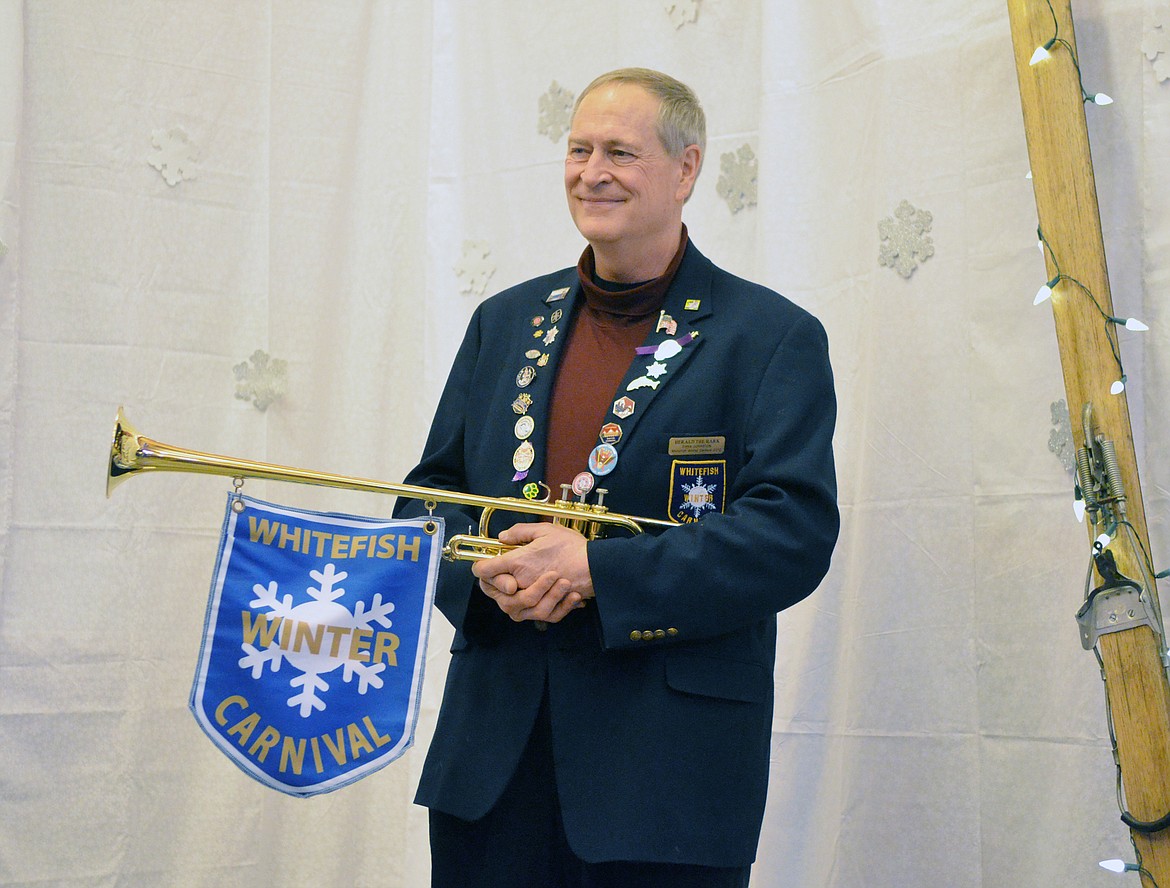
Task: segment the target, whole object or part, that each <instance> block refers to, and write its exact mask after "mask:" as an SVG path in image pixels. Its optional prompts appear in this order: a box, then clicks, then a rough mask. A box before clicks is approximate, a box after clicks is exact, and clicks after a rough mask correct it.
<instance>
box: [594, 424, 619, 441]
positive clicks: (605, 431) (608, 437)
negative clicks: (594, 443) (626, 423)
mask: <svg viewBox="0 0 1170 888" xmlns="http://www.w3.org/2000/svg"><path fill="white" fill-rule="evenodd" d="M597 437H598V438H600V439H601V443H602V444H616V443H617V442H618V441H620V440H621V439H622V427H621V426H620V425H618V424H617V423H616V422H607V423H606V424H605V425H603V426H602V427H601V431H600V432H599V433H598V435H597Z"/></svg>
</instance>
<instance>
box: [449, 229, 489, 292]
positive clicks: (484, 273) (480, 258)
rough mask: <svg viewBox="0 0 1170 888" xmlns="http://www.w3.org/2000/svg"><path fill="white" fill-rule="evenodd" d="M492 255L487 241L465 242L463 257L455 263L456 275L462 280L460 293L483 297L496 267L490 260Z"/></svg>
mask: <svg viewBox="0 0 1170 888" xmlns="http://www.w3.org/2000/svg"><path fill="white" fill-rule="evenodd" d="M491 254H492V250H491V247H489V246H488V244H487V242H486V241H464V242H463V257H462V258H461V259H460V260H459V261H458V262H456V263H455V266H454V268H455V274H456V275H457V276H458V278H459V280H460V282H461V283H460V286H459V292H460V293H474V294H475V295H476V296H482V295H483V294H484V293H485V292H487V285H488V281H489V280H491V276H492V275H493V274H495V273H496V267H495V266H494V265H493V264H492V263H491V262H490V261H489V260H488V257H489V256H490V255H491Z"/></svg>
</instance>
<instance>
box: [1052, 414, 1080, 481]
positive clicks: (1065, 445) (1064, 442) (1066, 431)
mask: <svg viewBox="0 0 1170 888" xmlns="http://www.w3.org/2000/svg"><path fill="white" fill-rule="evenodd" d="M1049 410H1051V412H1052V431H1050V432H1049V433H1048V449H1049V450H1051V451H1052V452H1053V453H1055V454H1056V458H1057V459H1059V460H1060V464H1061V465H1062V466H1064V470H1065V471H1066V472H1072V471H1073V469H1074V468H1075V467H1076V462H1077V458H1076V445H1075V444H1074V443H1073V436H1072V420H1071V418H1070V417H1069V415H1068V404H1066V403H1065V401H1064V398H1061V399H1060V400H1059V401H1053V402H1052V404H1051V405H1050V407H1049Z"/></svg>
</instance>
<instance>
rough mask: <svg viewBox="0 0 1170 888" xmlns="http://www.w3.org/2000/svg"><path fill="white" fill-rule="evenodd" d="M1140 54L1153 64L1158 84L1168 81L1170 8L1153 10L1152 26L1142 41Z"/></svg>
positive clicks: (1169, 72) (1169, 64) (1169, 76)
mask: <svg viewBox="0 0 1170 888" xmlns="http://www.w3.org/2000/svg"><path fill="white" fill-rule="evenodd" d="M1142 52H1144V53H1145V54H1146V58H1147V59H1149V60H1150V62H1151V63H1152V64H1153V66H1154V76H1155V77H1157V78H1158V82H1159V83H1162V82H1164V81H1166V80H1170V6H1162V7H1160V8H1159V9H1157V10H1155V12H1154V20H1153V24H1152V26H1151V27H1150V30H1149V31H1147V32H1146V36H1145V38H1144V39H1143V40H1142Z"/></svg>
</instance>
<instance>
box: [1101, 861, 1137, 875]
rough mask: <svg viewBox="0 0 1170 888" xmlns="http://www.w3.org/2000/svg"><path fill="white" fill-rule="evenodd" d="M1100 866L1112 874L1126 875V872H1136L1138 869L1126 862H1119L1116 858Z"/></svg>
mask: <svg viewBox="0 0 1170 888" xmlns="http://www.w3.org/2000/svg"><path fill="white" fill-rule="evenodd" d="M1098 866H1100V867H1101V869H1107V870H1109V872H1111V873H1124V872H1125V871H1126V870H1136V869H1137V867H1136V866H1135V865H1134V864H1132V863H1126V862H1125V861H1124V860H1118V859H1117V858H1116V857H1115V858H1113V860H1102V861H1101V862H1100V863H1099V864H1098Z"/></svg>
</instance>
